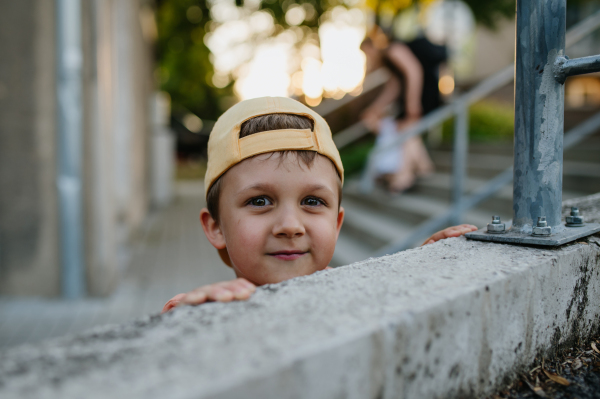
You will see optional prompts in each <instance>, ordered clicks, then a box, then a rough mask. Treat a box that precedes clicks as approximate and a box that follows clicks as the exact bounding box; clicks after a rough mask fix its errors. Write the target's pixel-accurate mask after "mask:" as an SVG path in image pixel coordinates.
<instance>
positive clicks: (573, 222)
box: [566, 206, 585, 227]
mask: <svg viewBox="0 0 600 399" xmlns="http://www.w3.org/2000/svg"><path fill="white" fill-rule="evenodd" d="M566 220H567V224H566V225H567V227H581V226H585V223H583V217H582V216H581V215H579V208H577V207H575V206H574V207H571V216H567V218H566Z"/></svg>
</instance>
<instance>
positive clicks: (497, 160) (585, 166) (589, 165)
mask: <svg viewBox="0 0 600 399" xmlns="http://www.w3.org/2000/svg"><path fill="white" fill-rule="evenodd" d="M431 158H432V159H433V161H434V163H435V165H436V166H437V167H438V169H440V168H441V170H450V169H451V168H452V153H451V152H447V151H431ZM597 161H598V162H581V161H565V162H564V164H563V175H564V176H569V177H570V176H579V177H591V178H597V179H600V156H599V157H598V160H597ZM467 164H468V168H469V174H471V173H487V174H490V173H491V174H492V175H494V174H497V173H499V172H501V171H503V170H504V169H506V168H508V167H510V166H512V165H513V157H512V155H510V156H509V155H494V154H469V157H468V159H467Z"/></svg>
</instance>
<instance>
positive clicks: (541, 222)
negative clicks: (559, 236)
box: [533, 216, 552, 236]
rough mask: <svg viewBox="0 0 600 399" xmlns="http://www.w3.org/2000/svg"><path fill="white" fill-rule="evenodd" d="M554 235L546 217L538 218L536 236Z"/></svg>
mask: <svg viewBox="0 0 600 399" xmlns="http://www.w3.org/2000/svg"><path fill="white" fill-rule="evenodd" d="M551 234H552V227H549V226H548V223H547V222H546V217H545V216H540V217H538V221H537V225H536V226H535V227H534V228H533V235H534V236H549V235H551Z"/></svg>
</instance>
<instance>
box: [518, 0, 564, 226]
mask: <svg viewBox="0 0 600 399" xmlns="http://www.w3.org/2000/svg"><path fill="white" fill-rule="evenodd" d="M565 19H566V0H517V31H516V62H515V153H514V156H515V161H514V162H515V163H514V194H513V195H514V196H513V227H512V230H517V231H520V232H523V233H531V232H532V227H533V224H534V223H535V222H536V221H537V219H538V217H540V216H545V217H546V220H547V222H548V226H550V227H551V228H552V234H554V233H556V232H559V231H561V230H564V229H565V227H564V226H562V224H561V206H562V156H563V128H564V127H563V120H564V87H563V85H561V84H559V83H558V82H557V81H556V80H555V79H554V73H553V66H554V63H555V60H556V58H557V57H560V56H563V55H564V49H565Z"/></svg>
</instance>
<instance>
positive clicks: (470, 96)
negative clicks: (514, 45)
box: [315, 11, 600, 149]
mask: <svg viewBox="0 0 600 399" xmlns="http://www.w3.org/2000/svg"><path fill="white" fill-rule="evenodd" d="M598 28H600V11H598V12H596V13H594V14H592V15H590V16H589V17H587V18H586V19H584V20H583V21H581V22H579V23H577V24H576V25H574V26H573V27H571V29H569V30H568V31H567V33H566V37H565V43H566V46H567V47H569V46H572V45H573V44H575V43H577V42H579V41H580V40H581V39H583V38H584V37H586V36H587V35H589V34H590V33H592V32H593V31H595V30H596V29H598ZM514 68H515V67H514V64H511V65H508V66H506V67H505V68H503V69H501V70H500V71H499V72H497V73H495V74H494V75H492V76H490V77H489V78H487V79H485V80H484V81H482V82H480V83H479V84H477V85H476V86H475V87H473V88H472V89H471V90H469V91H468V92H467V93H465V94H463V95H461V96H460V97H458V98H457V99H456V100H455V101H454V102H452V103H451V104H448V105H445V106H443V107H440V108H438V109H437V110H436V111H433V112H432V113H430V114H429V115H427V116H425V117H424V118H422V119H421V120H420V121H419V122H417V123H416V124H414V125H413V126H411V127H409V128H407V129H405V130H404V131H403V132H402V135H399V137H398V139H396V140H395V141H394V142H393V143H391V144H390V146H394V145H401V144H402V143H403V142H404V141H406V140H408V139H409V138H411V137H414V136H416V135H420V134H423V133H425V132H427V131H428V130H429V129H431V128H433V127H436V126H438V125H439V124H440V123H442V122H443V121H445V120H446V119H449V118H451V117H452V116H453V115H455V114H456V113H457V109H459V108H460V107H461V106H462V105H466V106H468V105H471V104H472V103H474V102H477V101H479V100H481V99H482V98H484V97H486V96H488V95H489V94H491V93H493V92H494V91H496V90H498V89H499V88H501V87H502V86H505V85H507V84H509V83H510V82H512V81H513V80H514ZM371 75H374V77H373V79H372V82H381V83H380V84H379V86H381V85H383V84H385V82H386V81H387V80H382V73H381V70H377V71H375V72H373V73H372V74H370V75H369V76H368V77H367V78H365V82H367V80H369V84H368V85H365V88H364V89H363V93H366V92H368V91H370V90H373V89H375V88H376V87H379V86H377V85H374V84H373V83H371V78H370V77H371ZM354 98H356V97H349V96H348V97H344V98H343V99H342V100H339V101H337V102H336V103H335V104H336V105H335V106H332V105H330V104H329V103H328V104H327V105H326V106H325V105H324V106H323V108H317V109H315V110H316V111H317V112H318V113H319V114H320V115H322V116H325V115H327V114H329V113H331V112H333V111H334V110H336V109H338V108H340V107H342V106H343V105H345V104H347V103H348V102H350V101H352V100H353V99H354ZM338 104H339V105H338ZM368 133H369V130H368V129H367V128H366V127H365V126H364V125H363V123H362V122H357V123H355V124H353V125H352V126H350V127H348V128H346V129H343V130H341V131H340V132H338V133H336V134H335V135H334V137H333V141H334V142H335V144H336V145H337V147H338V149H341V148H343V147H345V146H347V145H348V144H351V143H352V142H354V141H356V140H358V139H360V138H361V137H363V136H365V135H366V134H368Z"/></svg>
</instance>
